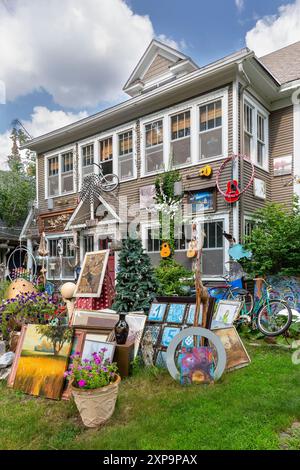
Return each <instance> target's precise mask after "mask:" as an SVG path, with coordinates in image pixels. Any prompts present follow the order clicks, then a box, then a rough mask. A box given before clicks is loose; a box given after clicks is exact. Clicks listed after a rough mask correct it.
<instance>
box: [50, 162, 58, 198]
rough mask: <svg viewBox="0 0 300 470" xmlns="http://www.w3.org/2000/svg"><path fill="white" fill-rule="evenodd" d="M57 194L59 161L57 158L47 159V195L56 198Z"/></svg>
mask: <svg viewBox="0 0 300 470" xmlns="http://www.w3.org/2000/svg"><path fill="white" fill-rule="evenodd" d="M58 193H59V159H58V156H55V157H52V158H49V159H48V194H49V196H57V195H58Z"/></svg>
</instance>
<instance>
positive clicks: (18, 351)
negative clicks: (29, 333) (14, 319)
mask: <svg viewBox="0 0 300 470" xmlns="http://www.w3.org/2000/svg"><path fill="white" fill-rule="evenodd" d="M26 330H27V325H23V326H22V329H21V334H20V337H19V341H18V344H17V348H16V351H15V358H14V361H13V364H12V368H11V371H10V374H9V377H8V379H7V386H8V387H10V388H12V387H13V385H14V380H15V377H16V371H17V365H18V361H19V358H20V354H21V351H22V347H23V341H24V337H25V333H26Z"/></svg>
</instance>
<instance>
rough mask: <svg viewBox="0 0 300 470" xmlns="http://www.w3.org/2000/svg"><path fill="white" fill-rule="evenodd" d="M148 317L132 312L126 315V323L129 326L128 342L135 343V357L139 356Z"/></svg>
mask: <svg viewBox="0 0 300 470" xmlns="http://www.w3.org/2000/svg"><path fill="white" fill-rule="evenodd" d="M146 320H147V316H146V315H144V314H143V313H138V312H130V313H128V315H126V321H127V323H128V325H129V333H128V338H127V340H128V341H134V357H136V356H137V354H138V351H139V347H140V343H141V339H142V336H143V333H144V328H145V323H146Z"/></svg>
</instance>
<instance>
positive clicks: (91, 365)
mask: <svg viewBox="0 0 300 470" xmlns="http://www.w3.org/2000/svg"><path fill="white" fill-rule="evenodd" d="M106 351H107V349H106V348H102V349H101V351H100V352H99V353H93V358H92V359H91V360H89V359H83V360H81V358H80V353H75V354H73V355H72V356H71V359H73V362H72V364H70V366H69V370H68V371H66V372H65V374H64V375H65V377H66V378H67V379H68V380H70V381H72V382H73V385H74V387H78V388H81V389H83V390H89V389H95V388H101V387H105V386H106V385H109V384H110V383H111V382H113V381H114V379H115V374H116V372H117V370H118V368H117V365H116V364H115V363H111V362H110V361H109V360H108V359H104V353H105V352H106Z"/></svg>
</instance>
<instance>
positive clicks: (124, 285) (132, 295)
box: [113, 238, 158, 313]
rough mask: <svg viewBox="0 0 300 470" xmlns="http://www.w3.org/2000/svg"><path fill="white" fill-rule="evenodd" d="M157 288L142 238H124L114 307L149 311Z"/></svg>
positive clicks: (126, 310)
mask: <svg viewBox="0 0 300 470" xmlns="http://www.w3.org/2000/svg"><path fill="white" fill-rule="evenodd" d="M157 288H158V285H157V282H156V280H155V277H154V270H153V267H152V265H151V261H150V258H149V256H148V254H147V253H146V252H145V250H144V248H143V246H142V243H141V240H139V239H134V238H127V239H125V240H123V242H122V248H121V252H120V259H119V272H118V274H117V285H116V298H115V301H114V304H113V308H114V309H115V310H117V312H119V313H126V312H131V311H137V310H144V311H147V310H148V309H149V307H150V305H151V302H152V301H153V299H154V298H155V294H156V290H157Z"/></svg>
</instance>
